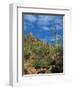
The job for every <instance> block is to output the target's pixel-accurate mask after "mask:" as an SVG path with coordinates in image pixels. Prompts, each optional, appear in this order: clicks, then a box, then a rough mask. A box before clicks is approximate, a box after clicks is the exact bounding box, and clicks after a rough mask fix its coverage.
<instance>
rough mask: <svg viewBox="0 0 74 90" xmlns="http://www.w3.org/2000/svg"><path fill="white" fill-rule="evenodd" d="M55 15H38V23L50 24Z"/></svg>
mask: <svg viewBox="0 0 74 90" xmlns="http://www.w3.org/2000/svg"><path fill="white" fill-rule="evenodd" d="M54 18H55V16H38V20H37V24H39V25H48V24H49V21H51V20H53V19H54Z"/></svg>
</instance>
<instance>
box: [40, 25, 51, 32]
mask: <svg viewBox="0 0 74 90" xmlns="http://www.w3.org/2000/svg"><path fill="white" fill-rule="evenodd" d="M41 28H42V30H45V31H50V28H49V27H47V26H42V27H41Z"/></svg>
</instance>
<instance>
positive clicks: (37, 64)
mask: <svg viewBox="0 0 74 90" xmlns="http://www.w3.org/2000/svg"><path fill="white" fill-rule="evenodd" d="M32 66H33V67H35V68H36V69H38V68H45V67H47V62H45V61H43V60H35V61H33V63H32Z"/></svg>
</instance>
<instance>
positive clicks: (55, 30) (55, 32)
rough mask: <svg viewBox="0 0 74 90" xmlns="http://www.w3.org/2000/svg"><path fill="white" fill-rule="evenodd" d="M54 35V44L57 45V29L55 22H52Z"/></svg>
mask: <svg viewBox="0 0 74 90" xmlns="http://www.w3.org/2000/svg"><path fill="white" fill-rule="evenodd" d="M54 37H55V45H56V46H57V44H58V42H57V29H56V24H55V23H54Z"/></svg>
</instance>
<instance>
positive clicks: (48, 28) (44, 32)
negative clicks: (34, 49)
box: [23, 14, 63, 44]
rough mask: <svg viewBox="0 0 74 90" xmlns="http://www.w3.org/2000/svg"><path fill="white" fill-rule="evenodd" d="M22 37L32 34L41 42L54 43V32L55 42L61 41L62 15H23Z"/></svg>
mask: <svg viewBox="0 0 74 90" xmlns="http://www.w3.org/2000/svg"><path fill="white" fill-rule="evenodd" d="M23 19H24V35H27V34H29V33H30V32H32V34H33V35H34V36H35V37H36V38H38V39H40V40H42V41H43V42H48V43H51V44H52V43H55V35H54V32H55V30H56V33H57V41H58V43H60V40H61V39H62V40H63V16H62V15H60V16H59V15H36V14H35V15H34V14H33V15H32V14H24V16H23Z"/></svg>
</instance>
